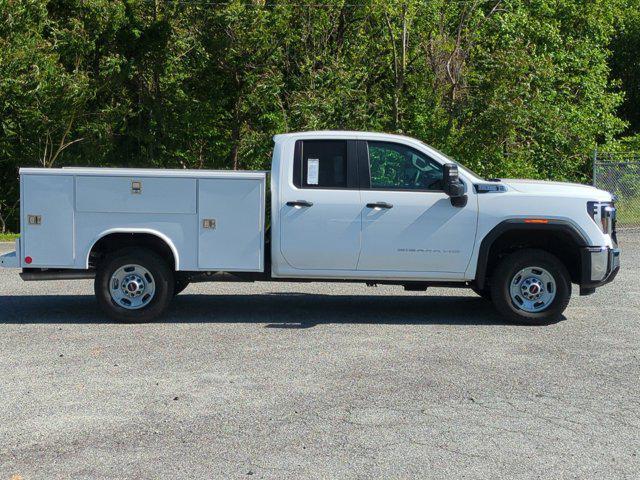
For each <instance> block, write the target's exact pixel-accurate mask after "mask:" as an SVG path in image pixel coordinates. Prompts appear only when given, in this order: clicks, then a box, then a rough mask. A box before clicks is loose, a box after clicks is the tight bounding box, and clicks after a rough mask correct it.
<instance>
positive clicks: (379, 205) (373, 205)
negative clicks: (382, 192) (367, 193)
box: [367, 202, 393, 209]
mask: <svg viewBox="0 0 640 480" xmlns="http://www.w3.org/2000/svg"><path fill="white" fill-rule="evenodd" d="M367 208H386V209H389V208H393V205H391V204H390V203H387V202H375V203H367Z"/></svg>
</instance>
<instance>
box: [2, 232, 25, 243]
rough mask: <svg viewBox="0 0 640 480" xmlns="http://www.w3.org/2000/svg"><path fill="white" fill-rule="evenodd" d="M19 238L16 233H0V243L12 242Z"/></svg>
mask: <svg viewBox="0 0 640 480" xmlns="http://www.w3.org/2000/svg"><path fill="white" fill-rule="evenodd" d="M19 236H20V235H18V234H17V233H0V242H13V241H15V239H16V238H18V237H19Z"/></svg>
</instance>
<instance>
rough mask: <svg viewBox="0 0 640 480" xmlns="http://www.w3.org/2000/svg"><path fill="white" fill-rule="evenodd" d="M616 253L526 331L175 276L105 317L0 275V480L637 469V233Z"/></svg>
mask: <svg viewBox="0 0 640 480" xmlns="http://www.w3.org/2000/svg"><path fill="white" fill-rule="evenodd" d="M620 243H621V246H622V249H623V255H622V265H623V267H622V268H623V269H622V271H621V273H620V275H619V276H618V279H617V280H616V281H615V282H614V283H613V284H610V285H607V286H606V287H603V288H601V289H599V290H598V291H597V293H596V294H594V295H592V296H589V297H579V296H577V292H576V290H575V288H574V298H573V299H572V301H571V304H570V306H569V308H568V310H567V311H566V320H564V321H561V322H559V323H557V324H554V325H550V326H546V327H522V326H512V325H508V324H505V323H503V322H502V320H501V319H500V318H499V317H498V316H497V315H496V314H495V313H494V311H493V309H492V307H491V305H490V304H489V303H487V302H485V301H484V300H482V299H480V298H479V297H476V296H475V295H474V294H473V293H472V292H471V291H466V290H444V289H431V290H429V292H427V294H426V295H425V294H424V293H418V292H404V291H403V290H402V289H401V287H379V288H375V289H372V288H367V287H365V286H363V285H356V284H353V285H352V284H321V283H310V284H288V283H262V284H261V283H257V284H232V283H225V284H199V285H191V286H190V287H189V288H188V289H187V290H186V291H185V293H184V294H181V295H180V296H178V297H177V298H176V300H175V302H174V304H173V307H172V309H171V312H170V314H169V315H168V316H167V317H165V318H164V319H162V320H161V321H159V322H156V323H152V324H146V325H120V324H116V323H113V322H111V321H109V320H107V319H106V318H105V317H104V316H103V315H102V314H100V313H99V312H98V311H97V304H96V302H95V300H94V298H93V296H92V284H91V282H90V281H73V282H37V283H24V282H22V281H21V280H20V279H19V277H18V274H17V272H15V271H6V270H3V271H0V328H1V330H2V332H1V334H0V382H1V383H0V406H1V407H0V480H4V479H7V480H28V479H47V480H49V479H70V478H72V479H85V478H86V479H102V478H113V479H121V478H127V479H132V478H133V479H152V478H153V479H155V478H181V479H185V478H197V479H204V478H277V479H281V478H434V479H442V478H447V479H453V478H466V479H475V478H491V479H503V478H504V479H524V478H526V479H530V478H551V479H564V478H567V479H569V478H571V479H574V478H575V479H584V478H598V479H605V478H638V472H640V458H639V456H640V418H639V414H640V399H639V397H638V392H639V391H640V339H639V335H638V329H639V327H640V282H638V277H639V276H640V231H636V232H627V233H623V234H621V235H620ZM4 249H5V250H6V249H7V246H6V245H5V247H4Z"/></svg>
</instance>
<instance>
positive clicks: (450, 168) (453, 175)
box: [442, 163, 464, 198]
mask: <svg viewBox="0 0 640 480" xmlns="http://www.w3.org/2000/svg"><path fill="white" fill-rule="evenodd" d="M442 182H443V184H444V191H445V193H446V194H447V195H449V196H450V197H452V198H455V197H461V196H462V195H464V184H463V183H462V182H461V181H460V176H459V175H458V165H456V164H455V163H445V164H444V167H443V177H442Z"/></svg>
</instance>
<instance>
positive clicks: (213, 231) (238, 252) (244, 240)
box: [198, 179, 265, 271]
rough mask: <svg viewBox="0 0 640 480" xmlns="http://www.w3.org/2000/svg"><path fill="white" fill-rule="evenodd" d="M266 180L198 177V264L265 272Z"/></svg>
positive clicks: (213, 267)
mask: <svg viewBox="0 0 640 480" xmlns="http://www.w3.org/2000/svg"><path fill="white" fill-rule="evenodd" d="M264 189H265V182H264V179H261V180H253V179H247V180H245V179H199V180H198V210H199V218H198V220H199V221H198V228H199V234H198V240H199V248H198V266H199V268H200V269H204V270H226V271H262V269H263V263H264V255H263V250H264V208H265V200H264V195H265V192H264Z"/></svg>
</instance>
